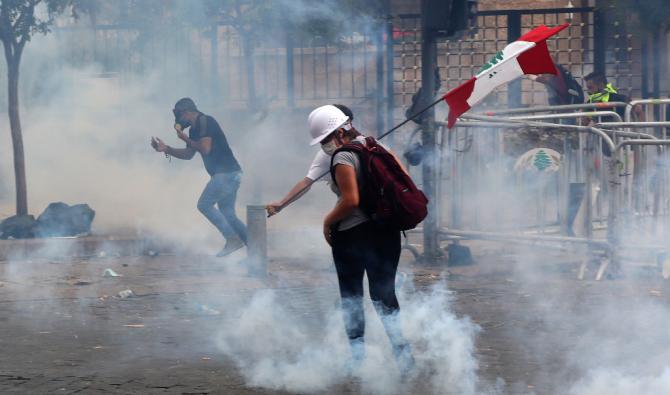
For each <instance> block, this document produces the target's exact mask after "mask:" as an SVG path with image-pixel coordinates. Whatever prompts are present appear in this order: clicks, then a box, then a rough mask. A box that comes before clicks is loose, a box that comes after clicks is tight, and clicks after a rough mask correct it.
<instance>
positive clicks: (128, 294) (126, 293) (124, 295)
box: [118, 289, 135, 299]
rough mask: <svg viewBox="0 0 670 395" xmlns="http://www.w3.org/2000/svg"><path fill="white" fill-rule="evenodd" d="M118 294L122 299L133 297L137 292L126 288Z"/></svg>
mask: <svg viewBox="0 0 670 395" xmlns="http://www.w3.org/2000/svg"><path fill="white" fill-rule="evenodd" d="M118 296H119V298H121V299H126V298H132V297H134V296H135V293H134V292H133V291H132V290H130V289H124V290H123V291H121V292H119V293H118Z"/></svg>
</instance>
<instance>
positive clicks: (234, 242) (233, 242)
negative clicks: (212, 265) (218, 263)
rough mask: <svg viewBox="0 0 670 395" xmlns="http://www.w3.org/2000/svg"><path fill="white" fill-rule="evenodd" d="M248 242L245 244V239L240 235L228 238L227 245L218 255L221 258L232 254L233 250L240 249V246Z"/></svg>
mask: <svg viewBox="0 0 670 395" xmlns="http://www.w3.org/2000/svg"><path fill="white" fill-rule="evenodd" d="M245 245H246V244H244V241H242V239H240V238H239V237H236V238H234V239H228V240H227V241H226V246H225V247H223V249H222V250H221V251H219V253H218V254H216V256H217V257H219V258H221V257H224V256H226V255H230V254H232V253H233V252H235V251H237V250H239V249H240V248H242V247H244V246H245Z"/></svg>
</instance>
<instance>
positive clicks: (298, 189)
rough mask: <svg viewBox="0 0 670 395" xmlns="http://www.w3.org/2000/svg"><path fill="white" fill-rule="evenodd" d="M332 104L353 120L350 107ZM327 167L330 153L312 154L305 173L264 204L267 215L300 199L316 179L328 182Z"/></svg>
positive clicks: (328, 172) (350, 120) (321, 151)
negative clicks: (312, 157)
mask: <svg viewBox="0 0 670 395" xmlns="http://www.w3.org/2000/svg"><path fill="white" fill-rule="evenodd" d="M333 106H334V107H337V108H338V109H339V110H340V111H342V113H343V114H344V115H345V116H347V117H348V118H349V121H348V122H349V124H351V123H352V122H353V120H354V113H353V112H352V111H351V109H349V107H347V106H345V105H344V104H333ZM329 169H330V155H328V154H326V153H325V152H324V151H323V150H319V151H318V152H317V153H316V155H315V156H314V159H313V160H312V164H311V165H310V166H309V170H308V171H307V175H305V177H304V178H303V179H301V180H300V181H298V182H297V183H296V184H295V185H294V186H293V188H291V190H289V191H288V193H287V194H286V196H284V197H283V198H282V199H281V200H278V201H276V202H272V203H269V204H267V205H266V206H265V210H267V213H268V217H271V216H273V215H275V214H278V213H279V212H280V211H281V210H282V209H284V208H285V207H286V206H288V205H289V204H291V203H293V202H295V201H296V200H298V199H300V198H301V197H302V196H304V195H305V194H306V193H307V192H308V191H309V190H310V189H311V188H312V184H314V183H315V182H316V181H326V182H329V181H330V180H331V179H330V171H329ZM324 174H325V175H324Z"/></svg>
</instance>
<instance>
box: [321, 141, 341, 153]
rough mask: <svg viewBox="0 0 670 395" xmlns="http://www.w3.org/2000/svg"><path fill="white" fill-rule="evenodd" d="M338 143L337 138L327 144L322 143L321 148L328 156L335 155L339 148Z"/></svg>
mask: <svg viewBox="0 0 670 395" xmlns="http://www.w3.org/2000/svg"><path fill="white" fill-rule="evenodd" d="M337 148H338V147H337V143H336V142H335V139H332V140H330V141H329V142H327V143H326V144H323V145H321V149H322V150H323V152H325V153H326V155H328V156H333V154H334V153H335V151H336V150H337Z"/></svg>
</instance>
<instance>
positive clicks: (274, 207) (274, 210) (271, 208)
mask: <svg viewBox="0 0 670 395" xmlns="http://www.w3.org/2000/svg"><path fill="white" fill-rule="evenodd" d="M281 209H282V205H281V203H279V202H273V203H270V204H268V205H266V206H265V211H267V212H268V217H272V216H273V215H276V214H279V212H280V211H281Z"/></svg>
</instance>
